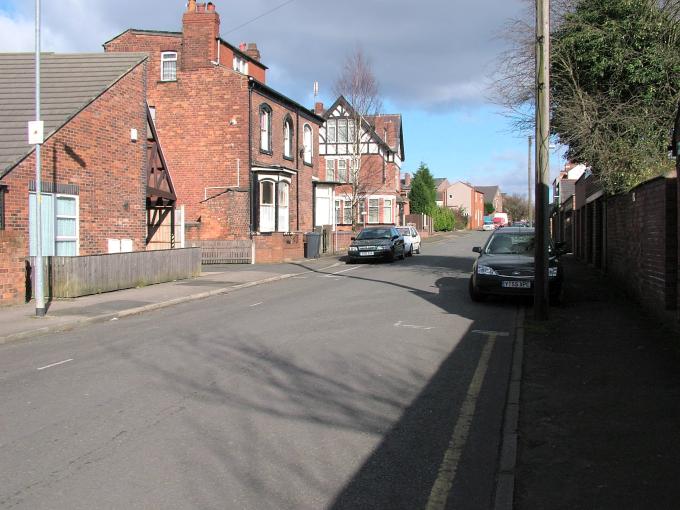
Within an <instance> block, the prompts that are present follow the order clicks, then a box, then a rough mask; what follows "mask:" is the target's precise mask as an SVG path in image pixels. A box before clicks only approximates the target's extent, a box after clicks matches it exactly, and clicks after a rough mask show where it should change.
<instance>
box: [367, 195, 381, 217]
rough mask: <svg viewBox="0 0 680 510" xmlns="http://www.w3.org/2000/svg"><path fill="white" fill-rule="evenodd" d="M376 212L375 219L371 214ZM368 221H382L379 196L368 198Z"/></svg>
mask: <svg viewBox="0 0 680 510" xmlns="http://www.w3.org/2000/svg"><path fill="white" fill-rule="evenodd" d="M372 213H375V219H372V218H371V214H372ZM366 219H367V223H380V199H379V198H369V199H368V218H366Z"/></svg>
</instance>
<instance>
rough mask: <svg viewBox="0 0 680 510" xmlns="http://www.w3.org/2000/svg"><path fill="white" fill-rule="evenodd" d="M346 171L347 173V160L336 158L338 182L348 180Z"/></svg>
mask: <svg viewBox="0 0 680 510" xmlns="http://www.w3.org/2000/svg"><path fill="white" fill-rule="evenodd" d="M347 176H348V173H347V160H346V159H339V160H338V181H340V182H348V177H347Z"/></svg>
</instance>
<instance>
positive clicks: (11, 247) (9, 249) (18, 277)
mask: <svg viewBox="0 0 680 510" xmlns="http://www.w3.org/2000/svg"><path fill="white" fill-rule="evenodd" d="M26 249H27V248H26V239H25V236H23V235H22V234H21V233H19V232H15V231H10V230H0V306H3V305H16V304H20V303H23V302H25V301H26V292H25V289H26V260H25V258H24V257H23V256H20V255H19V254H21V253H25V251H26Z"/></svg>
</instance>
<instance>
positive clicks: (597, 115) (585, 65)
mask: <svg viewBox="0 0 680 510" xmlns="http://www.w3.org/2000/svg"><path fill="white" fill-rule="evenodd" d="M671 4H676V7H677V2H665V3H659V2H658V1H656V0H580V1H579V2H578V3H577V4H576V7H575V8H574V9H573V10H572V11H570V12H568V13H567V14H566V15H565V16H564V20H563V21H562V23H560V25H559V27H558V28H557V30H556V31H555V33H554V35H553V46H552V66H551V67H552V70H551V72H552V81H551V89H552V90H551V93H552V96H553V101H552V105H551V110H552V121H553V130H554V132H555V133H556V134H557V136H558V138H559V141H560V142H561V143H563V144H565V145H567V146H568V152H567V156H568V157H569V159H570V160H571V161H574V162H584V163H588V164H590V165H591V166H592V168H593V172H594V173H595V174H596V175H597V176H598V177H599V178H600V181H601V182H602V184H603V186H604V187H605V189H606V190H607V191H608V192H610V193H617V192H620V191H627V190H628V189H630V188H631V187H633V186H635V185H637V184H639V183H640V182H642V181H644V180H646V179H648V178H650V177H652V176H654V175H658V174H660V173H664V172H666V171H668V170H670V169H671V168H672V163H671V162H670V161H669V159H668V157H667V154H668V140H669V134H668V133H669V129H670V127H671V126H672V125H673V121H674V117H675V113H676V111H677V105H678V100H679V99H680V31H679V30H678V24H677V17H676V15H675V11H674V10H671V8H670V7H671Z"/></svg>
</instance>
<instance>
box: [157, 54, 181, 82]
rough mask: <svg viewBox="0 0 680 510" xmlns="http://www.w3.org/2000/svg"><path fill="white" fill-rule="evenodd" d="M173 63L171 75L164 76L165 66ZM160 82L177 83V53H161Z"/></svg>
mask: <svg viewBox="0 0 680 510" xmlns="http://www.w3.org/2000/svg"><path fill="white" fill-rule="evenodd" d="M170 62H174V64H175V68H174V70H173V71H172V73H169V74H168V75H166V73H165V64H166V63H170ZM161 81H177V52H176V51H163V52H161Z"/></svg>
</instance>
